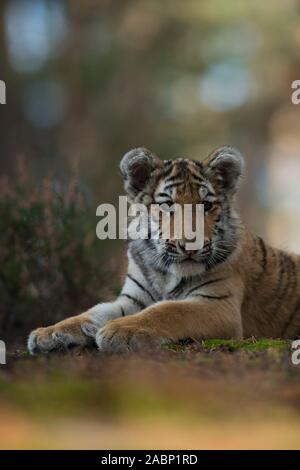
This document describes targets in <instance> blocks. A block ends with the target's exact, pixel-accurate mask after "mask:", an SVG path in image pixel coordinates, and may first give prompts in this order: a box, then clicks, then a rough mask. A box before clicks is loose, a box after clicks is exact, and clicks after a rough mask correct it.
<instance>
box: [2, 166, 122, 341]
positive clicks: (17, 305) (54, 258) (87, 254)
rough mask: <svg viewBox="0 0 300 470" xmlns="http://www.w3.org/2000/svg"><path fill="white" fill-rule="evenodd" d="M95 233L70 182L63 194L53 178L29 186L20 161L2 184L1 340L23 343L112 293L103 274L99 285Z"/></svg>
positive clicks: (75, 181)
mask: <svg viewBox="0 0 300 470" xmlns="http://www.w3.org/2000/svg"><path fill="white" fill-rule="evenodd" d="M95 225H96V220H95V209H94V208H91V207H89V206H88V205H87V203H86V202H85V198H84V196H83V193H82V191H81V190H80V187H79V182H78V178H77V177H76V174H73V176H72V178H71V179H70V182H69V184H68V185H65V187H63V185H62V184H61V183H60V182H59V181H58V180H57V179H56V178H54V177H53V176H52V177H47V178H45V179H44V180H43V182H42V183H41V184H40V185H36V184H34V182H33V180H32V178H31V177H30V175H29V174H28V171H26V168H25V167H24V164H23V163H22V162H21V161H20V162H19V165H18V171H17V174H16V176H15V178H14V179H13V180H12V179H10V180H9V179H8V178H7V177H4V176H3V177H1V180H0V299H1V304H0V327H1V338H4V339H5V338H8V337H11V336H12V335H13V336H14V338H15V336H17V337H20V338H21V337H22V338H23V340H25V335H27V333H28V331H29V330H30V328H32V327H37V326H41V325H46V324H49V323H52V322H54V321H58V320H60V319H62V318H64V317H66V316H68V315H72V314H77V313H80V311H82V310H84V309H86V308H88V307H90V306H92V305H93V304H94V303H96V302H99V301H100V298H101V297H103V296H106V295H108V293H109V291H110V290H112V289H116V285H115V284H113V283H112V284H113V285H111V286H110V285H109V283H108V282H107V278H108V279H109V276H107V273H108V267H107V266H105V279H106V281H105V282H104V269H103V268H104V266H103V263H104V261H103V260H104V253H103V245H102V243H101V242H100V241H99V240H98V239H97V238H96V235H95ZM105 248H106V251H107V245H105ZM111 278H112V276H111ZM116 278H117V277H116ZM103 284H105V291H104V288H103V287H101V286H103Z"/></svg>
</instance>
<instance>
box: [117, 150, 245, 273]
mask: <svg viewBox="0 0 300 470" xmlns="http://www.w3.org/2000/svg"><path fill="white" fill-rule="evenodd" d="M243 166H244V160H243V157H242V156H241V154H240V153H239V152H238V151H237V150H235V149H234V148H232V147H221V148H218V149H216V150H215V151H214V152H213V153H212V154H211V155H209V157H208V158H206V159H205V160H203V161H201V162H200V161H195V160H190V159H188V158H178V159H175V160H161V159H160V158H158V157H157V156H156V155H154V154H153V153H152V152H150V151H149V150H147V149H145V148H136V149H133V150H131V151H129V152H128V153H126V154H125V155H124V157H123V159H122V161H121V164H120V168H121V173H122V176H123V179H124V185H125V189H126V192H127V194H128V196H129V200H130V202H131V203H143V204H145V205H147V206H149V205H150V204H159V205H163V207H166V206H168V207H170V210H171V209H172V206H173V204H174V203H175V204H179V205H181V206H183V205H184V204H192V205H196V204H203V207H204V245H203V247H202V248H201V249H198V250H190V249H187V240H185V239H172V237H171V238H169V239H162V238H159V239H154V240H153V239H145V240H136V241H135V242H133V243H132V246H131V251H132V252H133V254H135V253H136V254H140V255H141V254H143V257H144V258H145V257H146V258H147V261H148V262H149V263H151V264H152V265H153V267H155V268H157V269H160V270H162V271H172V270H179V269H180V270H181V272H182V274H186V275H189V274H193V273H194V272H199V271H204V270H209V269H211V268H213V267H214V266H216V265H217V264H219V263H222V262H224V261H226V260H227V259H228V258H229V256H230V255H231V254H232V253H233V252H234V251H235V248H236V247H237V244H238V240H239V233H240V222H239V218H238V216H237V215H236V213H235V210H234V204H233V202H234V196H235V193H236V189H237V187H238V182H239V180H240V177H241V175H242V172H243ZM170 216H171V217H172V214H171V215H170Z"/></svg>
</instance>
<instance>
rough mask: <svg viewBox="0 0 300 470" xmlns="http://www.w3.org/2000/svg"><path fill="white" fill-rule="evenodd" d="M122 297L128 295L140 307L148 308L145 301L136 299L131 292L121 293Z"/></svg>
mask: <svg viewBox="0 0 300 470" xmlns="http://www.w3.org/2000/svg"><path fill="white" fill-rule="evenodd" d="M121 297H127V299H129V300H131V301H132V302H133V303H135V304H136V305H137V306H138V307H140V308H141V309H144V308H146V305H144V304H143V302H141V301H140V300H138V299H136V298H135V297H132V296H131V295H129V294H123V293H122V294H121Z"/></svg>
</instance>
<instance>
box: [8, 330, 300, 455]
mask: <svg viewBox="0 0 300 470" xmlns="http://www.w3.org/2000/svg"><path fill="white" fill-rule="evenodd" d="M290 355H291V351H290V342H289V341H281V340H269V339H261V340H256V339H254V338H251V339H248V340H245V341H239V342H235V341H224V340H208V341H202V342H191V343H188V344H172V345H169V346H168V347H165V348H164V349H162V350H160V351H154V352H145V353H140V354H126V355H108V354H104V353H101V352H98V351H96V350H79V349H74V350H71V351H67V352H56V353H52V354H47V355H38V356H34V357H31V356H29V355H28V354H27V353H26V352H25V351H23V350H22V351H16V352H10V353H8V356H7V364H6V365H5V366H1V367H0V412H1V415H2V422H3V423H4V424H3V425H2V427H1V429H2V430H0V442H1V447H3V448H14V447H18V448H78V447H79V448H80V447H83V448H111V449H113V448H118V447H119V448H154V449H155V448H300V419H299V418H300V366H293V365H292V363H291V360H290ZM12 423H13V424H12Z"/></svg>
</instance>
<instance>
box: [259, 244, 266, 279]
mask: <svg viewBox="0 0 300 470" xmlns="http://www.w3.org/2000/svg"><path fill="white" fill-rule="evenodd" d="M258 242H259V246H260V250H261V257H262V259H261V267H262V274H263V273H264V272H265V271H266V268H267V248H266V245H265V242H264V241H263V239H262V238H261V237H258Z"/></svg>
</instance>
